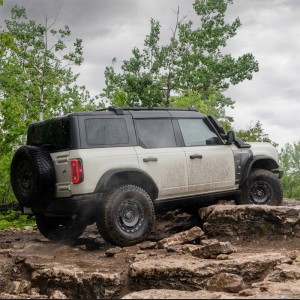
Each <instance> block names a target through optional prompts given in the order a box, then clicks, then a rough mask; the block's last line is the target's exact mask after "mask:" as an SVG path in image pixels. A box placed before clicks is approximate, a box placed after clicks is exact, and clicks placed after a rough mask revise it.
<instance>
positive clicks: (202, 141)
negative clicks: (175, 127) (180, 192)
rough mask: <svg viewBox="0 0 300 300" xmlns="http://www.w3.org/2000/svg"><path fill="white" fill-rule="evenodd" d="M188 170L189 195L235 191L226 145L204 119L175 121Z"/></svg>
mask: <svg viewBox="0 0 300 300" xmlns="http://www.w3.org/2000/svg"><path fill="white" fill-rule="evenodd" d="M178 123H179V127H180V129H181V133H182V137H183V143H184V148H183V149H184V152H185V156H186V161H187V169H188V194H189V195H194V194H200V193H209V192H218V191H224V190H231V189H234V188H235V164H234V157H233V153H232V150H231V148H230V146H228V145H225V144H224V143H223V142H222V140H221V139H220V137H219V136H218V135H217V134H216V133H215V132H214V130H213V128H212V127H211V125H210V124H209V122H208V121H207V119H205V118H199V119H178Z"/></svg>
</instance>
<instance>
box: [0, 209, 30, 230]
mask: <svg viewBox="0 0 300 300" xmlns="http://www.w3.org/2000/svg"><path fill="white" fill-rule="evenodd" d="M34 225H35V218H34V217H33V216H27V215H23V214H22V212H20V211H16V210H8V211H6V212H3V213H1V214H0V229H8V228H19V229H23V228H24V227H25V226H34Z"/></svg>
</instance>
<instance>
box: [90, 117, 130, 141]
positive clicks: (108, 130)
mask: <svg viewBox="0 0 300 300" xmlns="http://www.w3.org/2000/svg"><path fill="white" fill-rule="evenodd" d="M84 124H85V134H86V142H87V144H88V145H89V146H96V145H106V146H109V145H122V144H124V145H127V144H128V143H129V137H128V130H127V125H126V121H125V119H121V118H120V119H117V118H111V119H109V118H101V119H100V118H93V119H86V120H85V122H84Z"/></svg>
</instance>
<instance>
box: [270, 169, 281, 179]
mask: <svg viewBox="0 0 300 300" xmlns="http://www.w3.org/2000/svg"><path fill="white" fill-rule="evenodd" d="M272 173H275V174H278V178H279V179H280V178H281V177H282V176H283V174H284V171H283V170H278V169H275V170H272Z"/></svg>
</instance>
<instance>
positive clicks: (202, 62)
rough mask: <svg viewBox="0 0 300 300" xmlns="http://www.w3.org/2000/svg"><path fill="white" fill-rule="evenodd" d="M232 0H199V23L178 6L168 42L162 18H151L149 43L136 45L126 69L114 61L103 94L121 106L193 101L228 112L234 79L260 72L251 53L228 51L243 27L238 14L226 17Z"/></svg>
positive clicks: (196, 6)
mask: <svg viewBox="0 0 300 300" xmlns="http://www.w3.org/2000/svg"><path fill="white" fill-rule="evenodd" d="M231 3H232V0H195V2H194V4H193V8H194V10H195V12H196V14H197V16H198V20H197V22H195V23H193V22H192V21H191V20H189V21H186V20H185V19H186V17H182V18H181V19H180V11H179V8H178V11H177V18H176V23H175V27H174V29H173V30H172V34H171V37H170V39H169V42H168V43H167V44H165V45H162V44H161V41H160V28H161V26H160V23H159V21H157V20H154V19H151V20H150V25H151V26H150V33H149V34H148V35H147V36H146V38H145V40H144V47H143V48H142V49H139V48H138V47H135V48H134V49H133V50H132V56H131V57H130V58H129V59H128V60H124V61H123V63H122V65H121V71H120V72H117V71H116V68H115V65H116V63H117V60H116V58H114V59H113V61H112V62H113V64H112V66H110V67H107V68H106V69H105V83H106V87H105V88H104V90H103V93H102V96H104V97H106V98H107V99H109V100H110V101H111V103H112V104H114V105H116V106H181V105H184V106H187V105H188V106H190V104H192V105H193V106H196V107H199V108H200V109H204V111H209V112H214V113H215V114H216V116H221V117H222V116H223V117H225V118H226V115H225V114H224V109H225V108H226V107H228V106H230V107H233V105H234V101H233V100H232V99H230V98H228V97H225V96H224V94H223V93H224V91H226V90H227V89H228V87H229V86H230V84H238V83H239V82H241V81H243V80H245V79H248V80H251V79H252V76H253V73H254V72H257V71H258V63H257V61H256V60H255V58H254V56H253V55H252V54H251V53H246V54H244V55H242V56H240V57H238V58H234V57H232V56H231V55H230V54H224V53H225V47H226V45H227V40H228V39H230V38H232V37H233V36H235V35H236V32H237V29H238V28H239V27H240V26H241V23H240V20H239V18H236V19H235V20H234V21H233V22H231V23H228V22H226V21H225V13H226V10H227V7H228V5H229V4H231Z"/></svg>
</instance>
